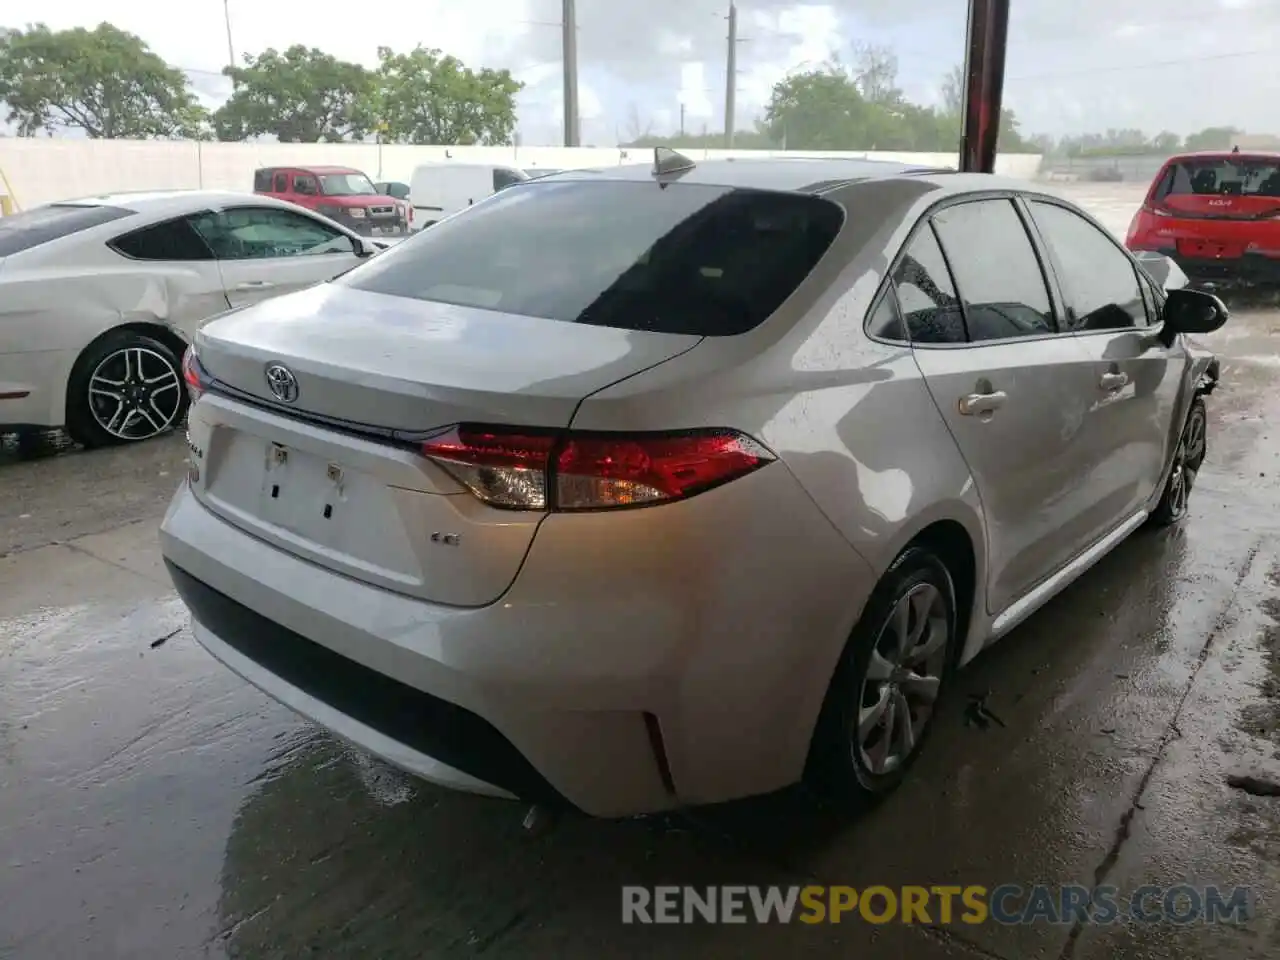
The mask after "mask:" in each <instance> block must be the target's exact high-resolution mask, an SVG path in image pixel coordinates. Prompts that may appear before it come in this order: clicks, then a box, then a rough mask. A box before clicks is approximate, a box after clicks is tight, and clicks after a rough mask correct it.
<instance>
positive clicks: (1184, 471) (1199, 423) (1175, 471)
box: [1151, 397, 1209, 527]
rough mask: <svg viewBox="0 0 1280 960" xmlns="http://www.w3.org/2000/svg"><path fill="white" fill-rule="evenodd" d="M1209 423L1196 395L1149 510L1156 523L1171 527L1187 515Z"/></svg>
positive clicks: (1206, 446)
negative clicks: (1157, 496) (1160, 490)
mask: <svg viewBox="0 0 1280 960" xmlns="http://www.w3.org/2000/svg"><path fill="white" fill-rule="evenodd" d="M1208 424H1209V417H1208V412H1207V411H1206V409H1205V405H1204V399H1203V398H1202V397H1196V398H1195V400H1193V401H1192V402H1191V412H1190V413H1188V414H1187V422H1186V425H1185V426H1183V428H1182V436H1180V437H1179V438H1178V445H1177V446H1176V447H1175V448H1174V451H1173V465H1172V466H1171V467H1170V469H1169V479H1168V480H1166V481H1165V485H1164V493H1163V494H1162V495H1161V497H1160V502H1159V503H1158V504H1156V508H1155V510H1153V511H1152V513H1151V522H1152V524H1154V525H1155V526H1159V527H1167V526H1171V525H1173V524H1175V523H1177V522H1178V521H1179V520H1181V519H1182V518H1183V517H1185V516H1186V515H1187V504H1188V502H1189V499H1190V497H1191V488H1192V487H1194V486H1195V482H1196V476H1197V475H1198V474H1199V473H1200V467H1201V465H1202V464H1203V463H1204V456H1205V452H1206V451H1207V449H1208V444H1207V440H1206V438H1207V434H1208Z"/></svg>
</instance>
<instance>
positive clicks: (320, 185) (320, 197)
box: [253, 167, 413, 237]
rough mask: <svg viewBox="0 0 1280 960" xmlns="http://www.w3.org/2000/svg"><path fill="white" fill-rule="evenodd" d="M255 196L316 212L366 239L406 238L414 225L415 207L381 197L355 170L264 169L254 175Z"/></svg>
mask: <svg viewBox="0 0 1280 960" xmlns="http://www.w3.org/2000/svg"><path fill="white" fill-rule="evenodd" d="M253 192H254V193H260V194H264V195H266V196H269V197H275V198H277V199H279V200H288V201H289V202H290V203H296V204H298V206H300V207H306V208H307V209H308V210H314V211H315V212H316V213H318V214H320V215H321V216H323V217H328V218H329V219H330V220H335V221H337V222H338V223H340V224H342V225H343V226H344V227H346V228H347V229H348V230H354V231H355V232H356V233H358V234H360V235H361V236H364V237H403V236H405V235H407V234H408V232H409V225H410V224H411V223H412V222H413V207H411V206H410V205H409V204H407V203H405V202H404V201H402V200H397V199H395V198H394V197H388V196H386V195H385V194H381V193H379V192H378V190H377V188H376V187H374V185H373V181H372V180H370V179H369V178H368V177H366V176H365V175H364V174H363V173H361V172H360V171H359V170H355V169H352V168H351V167H262V168H261V169H259V170H256V171H254V174H253Z"/></svg>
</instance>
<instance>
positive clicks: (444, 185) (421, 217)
mask: <svg viewBox="0 0 1280 960" xmlns="http://www.w3.org/2000/svg"><path fill="white" fill-rule="evenodd" d="M528 179H529V175H528V174H527V173H525V172H524V171H523V170H519V169H517V168H515V167H503V166H495V165H493V164H489V163H454V162H453V161H451V160H441V161H438V162H436V163H424V164H422V165H421V166H418V167H414V170H413V177H412V179H411V180H410V181H409V202H410V203H412V204H413V224H412V228H413V229H414V230H421V229H422V228H423V227H429V226H431V224H433V223H435V222H436V221H437V220H443V219H444V218H445V217H447V216H449V214H451V213H457V212H458V211H459V210H464V209H466V208H467V207H469V206H471V204H473V203H477V202H479V201H481V200H483V199H484V198H485V197H489V196H492V195H493V194H495V193H497V192H498V191H499V190H501V189H502V188H503V187H506V186H510V185H511V184H513V183H518V182H519V181H521V180H528Z"/></svg>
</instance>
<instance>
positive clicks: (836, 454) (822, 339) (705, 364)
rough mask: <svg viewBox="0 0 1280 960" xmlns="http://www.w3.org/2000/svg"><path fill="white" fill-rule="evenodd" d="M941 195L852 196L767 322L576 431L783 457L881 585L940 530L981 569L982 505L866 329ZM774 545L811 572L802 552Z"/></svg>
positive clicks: (611, 404) (676, 365)
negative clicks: (749, 441) (894, 566)
mask: <svg viewBox="0 0 1280 960" xmlns="http://www.w3.org/2000/svg"><path fill="white" fill-rule="evenodd" d="M937 191H938V188H937V187H935V186H933V185H931V184H930V183H928V182H926V181H923V180H922V181H907V180H903V181H895V182H891V183H879V184H876V185H875V188H874V189H873V190H866V189H861V190H859V189H857V188H846V189H845V190H844V191H843V192H842V194H841V195H840V199H841V201H842V202H843V203H844V205H845V206H846V209H847V210H849V217H848V220H847V222H846V226H845V229H844V230H843V231H842V233H841V235H840V237H839V238H837V240H836V243H835V244H834V245H833V247H832V249H831V250H830V251H829V252H828V254H827V255H826V256H825V257H824V258H823V259H822V261H821V262H820V263H819V264H818V266H817V267H816V268H815V270H814V271H813V273H812V274H811V275H810V276H809V278H808V279H806V280H805V282H804V283H803V284H802V285H801V287H800V288H799V289H798V290H797V291H796V294H794V295H793V296H792V297H791V298H790V299H789V300H788V301H787V302H786V303H784V305H783V306H782V307H781V308H780V309H779V310H778V312H777V313H775V314H774V316H773V317H771V318H770V319H769V320H767V321H766V322H765V323H764V324H762V325H761V326H760V327H757V328H756V329H755V330H754V331H752V332H750V333H748V334H745V335H742V336H737V337H726V338H709V339H707V340H706V341H704V342H703V343H702V344H701V345H700V346H698V347H697V348H695V349H694V350H692V351H690V352H689V353H687V354H685V355H683V356H680V357H677V358H675V359H673V360H670V361H668V362H666V363H664V364H661V365H660V366H658V367H655V368H653V369H651V370H648V371H646V372H645V373H642V374H640V375H638V376H635V377H632V378H630V379H628V380H625V381H623V382H621V383H618V384H615V385H614V386H612V387H609V388H606V389H605V390H602V391H600V392H598V393H596V394H595V395H593V396H591V397H589V398H588V399H587V400H586V401H584V402H583V404H582V406H581V408H580V409H579V411H578V414H577V416H576V417H575V419H574V421H573V425H574V427H577V428H585V429H637V430H638V429H680V428H692V427H703V426H728V427H734V428H736V429H739V430H743V431H745V432H747V433H749V434H751V435H752V436H755V437H757V438H759V439H760V440H762V441H763V442H764V443H766V444H767V445H768V446H769V447H770V448H771V449H772V450H774V451H775V452H776V453H777V454H778V455H779V457H780V458H781V460H782V461H783V462H784V463H785V464H786V466H787V467H788V468H789V469H790V470H791V472H792V473H793V474H794V475H795V477H796V478H797V480H798V481H799V482H800V484H801V485H802V486H803V487H804V489H805V490H806V492H807V494H808V496H809V497H810V498H811V500H812V502H813V504H814V506H815V508H816V509H818V510H820V511H821V512H822V514H823V515H824V516H825V517H826V519H827V520H828V521H829V522H830V523H831V524H832V525H833V526H834V527H835V528H836V529H837V530H838V531H839V532H840V534H841V535H842V536H843V537H844V538H845V540H846V541H847V542H848V543H849V544H850V545H851V546H852V547H853V548H854V549H855V550H856V551H857V552H858V553H859V554H860V555H861V556H862V557H863V558H864V559H866V561H867V562H868V564H869V565H870V567H871V569H872V570H873V571H874V575H875V576H876V577H879V576H880V575H881V574H882V573H883V572H884V570H886V569H887V568H888V566H889V564H891V563H892V561H893V559H894V558H895V557H896V556H897V555H898V553H900V552H901V550H902V549H903V548H904V547H905V546H906V545H907V544H908V543H909V542H910V541H911V540H912V539H913V538H914V537H915V536H916V535H918V534H919V533H920V531H921V530H923V529H924V528H925V527H927V526H928V525H929V524H931V523H934V522H936V521H938V520H952V521H955V522H958V523H960V524H961V525H962V526H963V527H964V529H965V530H966V531H967V532H968V534H969V538H970V540H971V542H972V544H973V548H974V554H975V559H976V561H977V566H978V570H979V571H982V570H983V569H984V566H985V557H986V554H985V547H984V538H983V534H982V530H983V526H982V519H981V506H980V501H979V499H978V496H977V492H976V489H975V488H974V485H973V482H972V479H971V477H970V474H969V470H968V468H967V466H966V465H965V463H964V460H963V458H962V457H961V456H960V453H959V451H958V449H957V448H956V445H955V441H954V440H953V439H952V437H951V435H950V433H949V432H948V430H947V428H946V425H945V423H944V422H943V421H942V418H941V417H940V415H939V413H938V410H937V407H936V406H935V404H934V401H933V399H932V397H931V395H930V393H929V391H928V390H927V388H926V386H925V383H924V380H923V377H922V375H921V373H920V370H919V368H918V367H917V366H916V362H915V359H914V357H913V356H912V353H911V350H910V348H909V347H908V346H906V345H905V344H888V343H879V342H876V341H873V340H871V339H870V338H869V337H868V336H867V335H866V334H865V332H864V330H863V325H864V320H865V317H866V314H867V311H868V309H869V308H870V307H871V305H872V303H873V301H874V297H875V294H876V292H877V290H878V289H879V287H880V284H881V282H882V280H883V279H884V276H885V273H886V271H887V269H888V266H889V264H890V262H891V260H892V258H893V256H894V255H895V254H896V253H897V251H898V248H899V247H900V246H901V244H902V242H903V241H904V240H905V237H906V235H907V233H908V232H909V227H910V225H911V224H912V223H914V222H915V220H916V219H918V216H919V215H920V213H922V212H923V211H924V210H925V209H927V208H928V207H929V206H930V205H931V204H932V203H933V202H934V201H935V200H937V199H938V198H939V197H938V196H937ZM886 224H887V226H885V225H886ZM761 509H769V505H768V504H762V505H761ZM776 549H778V551H779V553H780V554H781V555H786V556H787V557H788V560H787V562H796V563H801V564H803V563H805V562H806V555H805V551H804V545H803V544H799V543H796V544H778V545H777V547H776ZM978 579H979V581H981V580H982V576H981V573H980V574H979V578H978ZM979 593H981V590H979ZM975 609H983V606H982V604H981V603H979V604H975ZM858 613H860V610H854V611H850V620H849V623H850V625H852V622H853V621H854V620H855V619H856V616H857V614H858ZM844 639H845V638H844V637H843V636H842V637H840V638H839V643H840V645H841V646H842V645H843V642H844ZM838 652H839V651H838V648H836V649H835V650H834V653H833V656H836V655H838ZM832 664H834V659H833V660H832Z"/></svg>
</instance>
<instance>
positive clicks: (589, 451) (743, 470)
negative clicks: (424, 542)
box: [422, 424, 774, 512]
mask: <svg viewBox="0 0 1280 960" xmlns="http://www.w3.org/2000/svg"><path fill="white" fill-rule="evenodd" d="M422 454H423V455H424V456H425V457H427V458H429V459H430V460H432V461H433V462H435V463H436V464H438V465H439V466H440V467H441V468H443V469H444V470H445V471H446V472H447V473H448V474H449V475H450V476H452V477H453V478H454V479H455V480H457V481H458V482H459V483H461V484H462V485H463V486H465V487H466V488H467V489H468V490H470V491H471V493H472V494H474V495H475V496H476V497H477V498H478V499H480V500H482V501H484V502H485V503H487V504H490V505H491V506H495V507H502V508H505V509H508V510H552V511H559V512H565V511H575V510H602V509H607V508H611V507H640V506H648V505H651V504H658V503H671V502H673V501H676V500H685V499H688V498H689V497H692V496H694V495H696V494H699V493H702V492H703V491H705V490H709V489H711V488H712V487H718V486H720V485H721V484H723V483H728V482H729V481H730V480H735V479H737V478H738V477H742V476H745V475H746V474H748V473H751V472H753V471H755V470H758V469H759V468H760V467H762V466H764V465H765V464H767V463H771V462H773V460H774V456H773V454H771V453H770V452H769V451H768V450H766V449H765V448H764V447H763V446H762V445H761V444H759V443H757V442H756V441H755V440H752V439H751V438H750V437H748V436H745V435H744V434H741V433H738V432H737V431H735V430H724V429H711V430H690V431H681V432H677V433H587V432H582V433H578V432H574V431H562V432H555V431H540V430H522V429H520V428H518V427H515V428H506V427H487V426H481V425H475V424H460V425H458V426H455V427H452V428H450V429H449V430H448V431H446V432H444V433H441V434H438V435H437V436H435V437H432V438H430V439H428V440H426V441H424V442H423V443H422Z"/></svg>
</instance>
